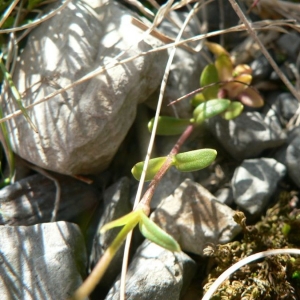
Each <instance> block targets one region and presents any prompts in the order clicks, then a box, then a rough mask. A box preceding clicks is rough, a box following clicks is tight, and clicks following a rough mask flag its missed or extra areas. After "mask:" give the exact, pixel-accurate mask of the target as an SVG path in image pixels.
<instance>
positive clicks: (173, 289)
mask: <svg viewBox="0 0 300 300" xmlns="http://www.w3.org/2000/svg"><path fill="white" fill-rule="evenodd" d="M196 269H197V265H196V263H195V262H194V261H193V260H192V259H191V258H190V257H189V256H187V255H186V254H185V253H183V252H180V253H172V252H171V251H168V250H166V249H164V248H161V247H160V246H157V245H156V244H154V243H151V242H149V241H148V240H145V241H144V243H143V244H142V245H141V246H140V247H139V248H138V250H137V252H136V254H135V256H134V258H133V261H132V262H131V264H130V266H129V269H128V272H127V275H126V299H128V300H140V299H143V300H153V299H164V300H179V299H181V298H180V296H181V293H182V292H184V291H185V289H186V288H187V287H188V284H189V283H190V281H191V279H192V277H193V276H194V274H195V272H196ZM119 286H120V280H117V281H116V283H115V284H114V286H113V287H112V289H111V290H110V292H109V294H108V295H107V297H106V298H105V299H106V300H117V299H119V298H120V295H119Z"/></svg>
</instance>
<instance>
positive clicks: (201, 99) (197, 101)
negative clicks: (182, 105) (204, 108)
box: [191, 93, 206, 107]
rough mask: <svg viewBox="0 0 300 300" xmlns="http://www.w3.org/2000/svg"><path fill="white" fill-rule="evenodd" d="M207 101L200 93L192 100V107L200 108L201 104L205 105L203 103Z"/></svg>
mask: <svg viewBox="0 0 300 300" xmlns="http://www.w3.org/2000/svg"><path fill="white" fill-rule="evenodd" d="M205 101H206V100H205V98H204V95H203V93H198V94H196V95H195V97H194V98H192V100H191V105H192V106H193V107H196V106H198V105H199V104H201V103H203V102H205Z"/></svg>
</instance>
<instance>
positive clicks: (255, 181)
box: [231, 158, 286, 216]
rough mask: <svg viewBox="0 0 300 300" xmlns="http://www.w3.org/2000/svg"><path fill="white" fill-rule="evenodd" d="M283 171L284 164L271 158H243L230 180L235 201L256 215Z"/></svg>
mask: <svg viewBox="0 0 300 300" xmlns="http://www.w3.org/2000/svg"><path fill="white" fill-rule="evenodd" d="M285 173H286V168H285V166H284V165H283V164H281V163H280V162H278V161H276V160H275V159H273V158H259V159H247V160H244V161H243V163H242V164H241V165H240V166H239V167H238V168H236V170H235V172H234V175H233V178H232V181H231V184H232V190H233V197H234V200H235V203H236V204H237V205H238V206H239V207H240V208H241V209H242V210H244V211H246V212H247V213H249V214H250V215H252V216H257V215H258V214H260V213H261V212H262V211H263V209H264V208H265V207H266V206H267V204H268V203H269V201H270V199H271V196H272V195H273V194H274V192H275V190H276V188H277V184H278V182H279V181H280V180H281V179H282V178H283V177H284V175H285Z"/></svg>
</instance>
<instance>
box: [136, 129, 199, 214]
mask: <svg viewBox="0 0 300 300" xmlns="http://www.w3.org/2000/svg"><path fill="white" fill-rule="evenodd" d="M194 128H195V126H194V125H189V126H188V127H187V128H186V129H185V131H184V132H183V133H182V135H181V136H180V138H179V139H178V140H177V142H176V144H175V145H174V147H173V148H172V150H171V151H170V153H169V155H168V157H167V160H166V161H165V163H164V164H163V165H162V167H161V169H160V170H159V171H158V172H157V173H156V175H155V176H154V178H153V180H152V181H151V182H150V184H149V187H148V189H147V191H146V192H145V194H144V196H143V198H142V199H141V202H140V204H139V206H138V207H139V208H141V206H142V209H143V210H144V212H145V214H147V215H149V213H150V203H151V200H152V197H153V194H154V191H155V189H156V187H157V185H158V184H159V182H160V181H161V179H162V178H163V176H164V175H165V173H166V172H167V171H168V169H169V168H170V167H171V165H172V162H173V157H174V155H176V154H177V153H178V152H179V150H180V147H181V146H182V145H183V143H184V142H185V141H186V140H187V139H188V137H189V136H190V135H191V133H192V132H193V130H194Z"/></svg>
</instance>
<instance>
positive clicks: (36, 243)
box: [0, 222, 87, 300]
mask: <svg viewBox="0 0 300 300" xmlns="http://www.w3.org/2000/svg"><path fill="white" fill-rule="evenodd" d="M0 239H1V241H2V242H1V245H0V260H1V264H0V270H1V279H0V294H1V299H15V300H41V299H47V300H48V299H49V300H52V299H53V300H57V299H67V298H69V297H70V296H71V295H72V294H73V293H74V291H75V290H76V289H77V288H78V287H79V286H80V285H81V283H82V280H83V278H84V277H85V276H86V274H85V270H86V264H87V258H86V252H85V247H84V240H83V237H82V235H81V232H80V230H79V228H78V226H77V225H75V224H71V223H66V222H57V223H47V224H38V225H34V226H0Z"/></svg>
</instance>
